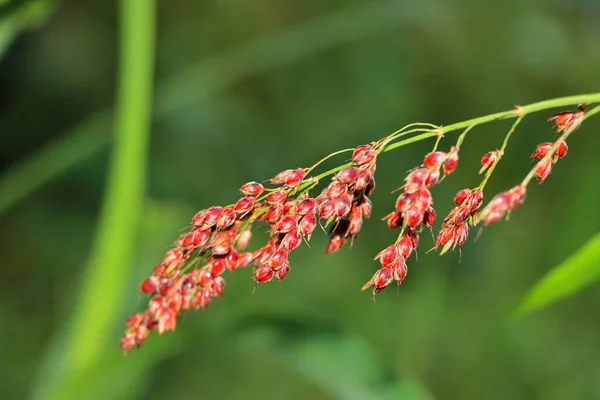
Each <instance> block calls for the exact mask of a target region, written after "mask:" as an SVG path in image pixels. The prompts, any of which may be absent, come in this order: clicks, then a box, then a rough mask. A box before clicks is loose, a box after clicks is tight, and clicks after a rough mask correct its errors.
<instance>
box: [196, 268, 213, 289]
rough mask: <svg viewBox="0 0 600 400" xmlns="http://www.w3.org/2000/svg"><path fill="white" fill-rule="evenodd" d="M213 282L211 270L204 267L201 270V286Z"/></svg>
mask: <svg viewBox="0 0 600 400" xmlns="http://www.w3.org/2000/svg"><path fill="white" fill-rule="evenodd" d="M212 282H213V276H212V274H211V273H210V270H208V269H203V270H201V271H200V281H199V283H200V286H207V285H210V284H212Z"/></svg>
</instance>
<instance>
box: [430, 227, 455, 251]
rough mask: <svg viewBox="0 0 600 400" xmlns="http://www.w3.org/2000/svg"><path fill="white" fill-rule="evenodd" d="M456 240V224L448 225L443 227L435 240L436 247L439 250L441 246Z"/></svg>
mask: <svg viewBox="0 0 600 400" xmlns="http://www.w3.org/2000/svg"><path fill="white" fill-rule="evenodd" d="M453 240H454V225H447V226H445V227H443V228H442V230H441V231H440V233H439V234H438V237H437V239H436V240H435V249H436V250H437V249H438V247H440V246H445V245H447V244H448V243H452V241H453Z"/></svg>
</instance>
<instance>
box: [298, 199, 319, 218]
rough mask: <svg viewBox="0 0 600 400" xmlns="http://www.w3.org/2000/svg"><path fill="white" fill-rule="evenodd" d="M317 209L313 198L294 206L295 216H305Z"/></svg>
mask: <svg viewBox="0 0 600 400" xmlns="http://www.w3.org/2000/svg"><path fill="white" fill-rule="evenodd" d="M316 208H317V201H316V200H315V199H313V198H308V199H304V200H302V201H300V202H299V203H297V204H296V209H295V211H296V214H298V215H307V214H311V213H314V212H315V209H316Z"/></svg>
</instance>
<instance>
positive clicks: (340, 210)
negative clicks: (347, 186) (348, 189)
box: [335, 194, 352, 217]
mask: <svg viewBox="0 0 600 400" xmlns="http://www.w3.org/2000/svg"><path fill="white" fill-rule="evenodd" d="M351 208H352V197H351V196H350V195H349V194H345V195H343V196H341V197H339V198H338V199H336V200H335V212H336V214H337V216H338V217H343V216H346V215H348V213H349V212H350V210H351Z"/></svg>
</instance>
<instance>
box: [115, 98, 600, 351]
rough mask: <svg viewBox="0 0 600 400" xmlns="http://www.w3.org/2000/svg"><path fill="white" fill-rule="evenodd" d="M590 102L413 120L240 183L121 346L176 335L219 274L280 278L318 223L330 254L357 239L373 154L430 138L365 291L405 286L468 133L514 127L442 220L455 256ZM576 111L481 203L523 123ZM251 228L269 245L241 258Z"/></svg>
mask: <svg viewBox="0 0 600 400" xmlns="http://www.w3.org/2000/svg"><path fill="white" fill-rule="evenodd" d="M594 103H600V94H591V95H581V96H572V97H565V98H559V99H554V100H547V101H543V102H539V103H534V104H530V105H527V106H516V107H515V108H514V109H512V110H509V111H504V112H500V113H496V114H491V115H487V116H483V117H479V118H474V119H471V120H467V121H463V122H459V123H456V124H453V125H448V126H445V127H442V126H436V125H433V124H430V123H414V124H410V125H407V126H405V127H403V128H402V129H400V130H398V131H396V132H394V133H392V134H390V135H388V136H386V137H384V138H382V139H380V140H378V141H376V142H372V143H369V144H365V145H361V146H358V147H356V148H354V149H345V150H341V151H338V152H335V153H332V154H330V155H328V156H326V157H325V158H323V159H322V160H320V161H319V162H317V163H316V164H314V165H312V166H310V167H308V168H296V169H289V170H285V171H282V172H280V173H278V174H277V175H275V176H274V177H273V178H271V179H270V180H269V181H268V185H267V187H265V186H264V185H263V184H262V183H258V182H248V183H246V184H244V185H243V186H242V187H241V188H240V192H241V194H242V197H241V198H240V199H238V200H237V201H236V202H235V203H233V204H230V205H227V206H213V207H210V208H207V209H204V210H201V211H199V212H198V213H197V214H196V215H195V216H194V217H193V218H192V221H191V224H190V228H189V230H188V232H186V233H185V234H183V235H182V236H180V237H179V238H178V239H177V240H176V242H175V246H174V248H173V249H171V250H170V251H169V252H167V254H166V255H165V256H164V258H163V259H162V260H161V261H160V262H159V263H158V264H157V265H156V266H155V267H154V269H153V271H152V273H151V274H150V276H149V277H147V278H146V279H145V280H144V281H143V282H142V284H141V290H142V292H144V293H146V294H148V295H150V299H149V302H148V308H147V309H146V310H145V311H144V312H142V313H138V314H135V315H133V316H131V317H130V318H129V319H128V320H127V323H126V325H127V328H126V332H125V334H124V336H123V338H122V340H121V347H122V348H123V349H124V351H126V352H128V351H130V350H131V349H132V348H133V347H139V346H140V345H141V344H142V343H143V342H144V341H145V340H146V338H147V337H148V335H149V333H150V331H152V330H154V329H156V330H158V332H159V334H162V333H163V332H165V331H168V330H174V329H175V326H176V320H177V318H178V316H179V315H180V313H181V312H184V311H188V310H192V309H198V308H206V307H208V305H209V304H210V303H211V302H212V301H213V299H215V298H217V297H220V296H221V295H222V294H223V291H224V290H225V279H224V278H223V273H224V272H225V270H229V271H234V270H237V269H242V268H245V267H249V266H252V268H251V270H252V272H251V275H252V277H253V279H254V280H255V282H256V284H259V283H265V282H268V281H270V280H273V279H276V280H283V279H284V278H286V276H287V275H288V273H289V272H290V261H289V260H290V254H291V253H292V252H293V251H294V250H295V249H297V248H298V247H299V246H300V245H301V244H302V242H303V241H304V242H308V241H309V240H310V239H311V236H312V234H313V232H314V230H315V229H316V228H317V226H320V227H321V228H323V229H326V230H328V232H329V235H330V240H329V244H328V246H327V248H326V253H327V254H329V253H332V252H335V251H338V250H340V249H341V248H342V247H343V246H344V245H345V244H346V243H347V242H353V241H354V240H355V239H356V238H357V236H358V235H359V233H360V230H361V228H362V224H363V221H364V220H365V219H369V218H370V217H371V214H372V207H373V205H372V203H371V200H370V199H369V196H371V194H372V193H373V191H374V190H375V172H376V166H377V159H378V157H380V156H381V155H382V154H383V153H385V152H388V151H391V150H393V149H396V148H398V147H402V146H405V145H408V144H410V143H414V142H416V141H420V140H424V139H428V138H435V139H436V140H435V144H434V146H433V149H432V150H431V151H430V152H429V153H428V154H426V155H425V156H424V159H423V162H422V164H421V165H418V166H415V167H414V168H413V169H411V170H410V171H408V174H407V176H406V178H405V179H404V182H403V184H402V185H401V186H400V188H399V190H401V192H400V194H399V196H398V198H397V200H396V202H395V205H394V209H393V210H392V211H391V212H390V213H388V214H387V215H386V216H385V217H384V218H383V219H384V221H385V222H386V223H387V226H388V227H389V228H390V229H394V230H397V231H398V236H397V239H396V240H395V241H394V243H392V244H390V245H389V246H387V247H385V248H384V249H383V250H382V251H381V252H379V254H377V255H376V256H375V260H377V261H378V262H379V263H380V268H379V269H378V270H377V271H376V272H375V273H374V275H373V276H372V277H371V278H370V279H369V280H368V281H367V283H365V284H364V286H363V287H362V289H363V290H365V289H368V288H371V289H372V293H373V296H374V295H376V294H377V293H379V292H381V291H382V290H384V289H385V288H386V287H388V286H389V285H390V284H391V283H392V282H394V281H395V282H397V284H398V285H399V284H401V283H402V281H403V280H404V279H405V278H406V275H407V260H408V259H409V257H410V256H411V255H412V254H413V253H414V252H416V250H417V248H418V246H419V237H420V233H421V231H422V230H423V228H424V227H426V228H428V229H431V230H432V232H433V228H434V223H435V220H436V211H435V209H434V208H433V197H432V194H431V192H430V188H431V187H433V186H435V185H437V184H439V183H441V182H442V181H443V180H444V178H445V177H446V176H447V175H449V174H451V173H452V172H454V171H455V170H456V168H457V166H458V163H459V154H460V150H461V146H462V144H463V141H464V139H465V137H466V135H467V134H468V133H469V132H471V131H472V130H474V129H475V128H476V127H478V126H480V125H482V124H485V123H489V122H492V121H496V120H501V119H509V118H512V119H514V120H515V121H514V123H513V124H512V127H511V128H510V130H509V131H508V132H507V134H506V136H505V138H504V141H503V142H502V144H501V146H500V148H499V149H493V150H490V151H489V152H488V153H486V154H484V155H483V157H482V159H481V169H480V170H479V174H480V175H483V178H482V180H481V182H480V184H479V185H477V186H476V187H473V188H464V189H461V190H459V191H458V192H457V193H456V195H455V197H454V199H453V202H454V208H453V209H452V210H451V211H450V213H449V214H448V215H447V216H446V217H445V218H444V219H443V222H442V224H441V228H440V230H439V232H438V234H437V238H436V239H435V245H434V249H436V250H440V254H444V253H445V252H447V251H448V250H450V249H455V248H456V247H458V248H459V249H460V246H462V245H463V244H464V243H465V241H466V240H467V237H468V234H469V230H470V229H472V228H474V227H476V226H482V227H484V226H488V225H490V224H492V223H494V222H496V221H498V220H500V219H502V218H504V217H506V216H508V215H510V213H511V212H512V211H513V210H514V209H515V208H517V207H518V206H519V205H520V204H521V203H523V201H524V199H525V195H526V191H527V187H528V185H529V183H530V182H531V180H532V179H533V178H536V179H537V180H538V182H539V183H540V184H541V183H543V182H544V181H545V180H546V178H547V177H548V175H549V174H550V172H551V171H552V169H553V168H554V166H555V165H556V163H557V162H558V160H560V159H561V158H563V157H565V156H566V155H567V151H568V147H567V139H568V137H569V136H570V135H571V134H572V133H573V132H574V131H575V130H576V129H577V128H579V127H580V126H581V124H582V122H583V121H584V120H585V119H587V118H589V117H591V116H592V115H594V114H596V113H598V112H600V106H596V107H595V108H591V109H590V110H589V111H586V110H585V108H584V106H583V105H582V104H594ZM574 105H579V106H578V110H577V111H566V112H561V113H559V114H556V115H554V116H552V117H550V118H549V121H551V122H553V123H554V124H555V127H556V133H558V134H560V136H559V137H558V138H557V139H556V140H555V141H553V142H544V143H541V144H540V145H539V146H537V148H535V149H534V150H533V152H532V153H531V158H532V159H534V160H536V163H535V165H534V166H533V168H532V169H531V170H530V171H529V173H528V174H527V175H526V176H525V178H524V179H523V180H522V181H521V182H520V183H519V184H517V185H516V186H514V187H512V188H510V189H508V190H506V191H504V192H502V193H499V194H496V195H495V196H494V197H492V199H491V200H490V201H489V202H488V203H487V205H485V206H483V200H484V189H485V186H486V184H487V182H488V181H489V179H490V177H491V176H492V173H493V172H494V170H495V168H496V166H497V165H498V163H499V162H500V160H501V159H502V157H503V155H504V152H505V151H506V148H507V144H508V142H509V140H510V138H511V136H512V135H513V134H514V133H515V131H516V130H517V127H518V125H519V124H520V122H521V121H522V120H523V118H525V117H526V116H527V115H529V114H531V113H533V112H537V111H542V110H548V109H550V108H556V107H567V106H574ZM459 130H462V133H461V134H460V135H459V137H458V138H457V140H456V142H455V143H454V144H453V145H452V146H450V147H449V149H448V150H447V151H442V150H440V149H439V146H440V144H441V143H442V140H443V139H444V136H445V134H447V133H450V132H454V131H459ZM343 153H348V154H351V155H350V159H349V161H348V162H347V163H345V164H343V165H340V166H338V167H336V168H333V169H331V170H328V171H325V172H322V173H319V174H315V173H314V172H315V170H316V169H317V167H319V166H320V165H321V163H322V162H323V161H325V160H327V159H330V158H332V157H334V156H338V155H340V154H343ZM328 177H331V181H330V182H329V183H328V184H327V186H325V187H324V188H322V189H321V190H320V192H319V193H318V194H316V192H317V189H318V188H317V187H318V185H319V183H321V181H322V180H323V179H325V178H328ZM482 206H483V207H482ZM257 224H262V225H266V226H268V227H269V229H270V231H269V232H270V235H269V236H270V238H269V240H268V242H267V243H264V244H263V246H262V247H259V248H258V249H256V250H253V251H246V248H247V246H248V245H249V243H250V240H251V237H252V229H253V227H254V226H256V225H257Z"/></svg>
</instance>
